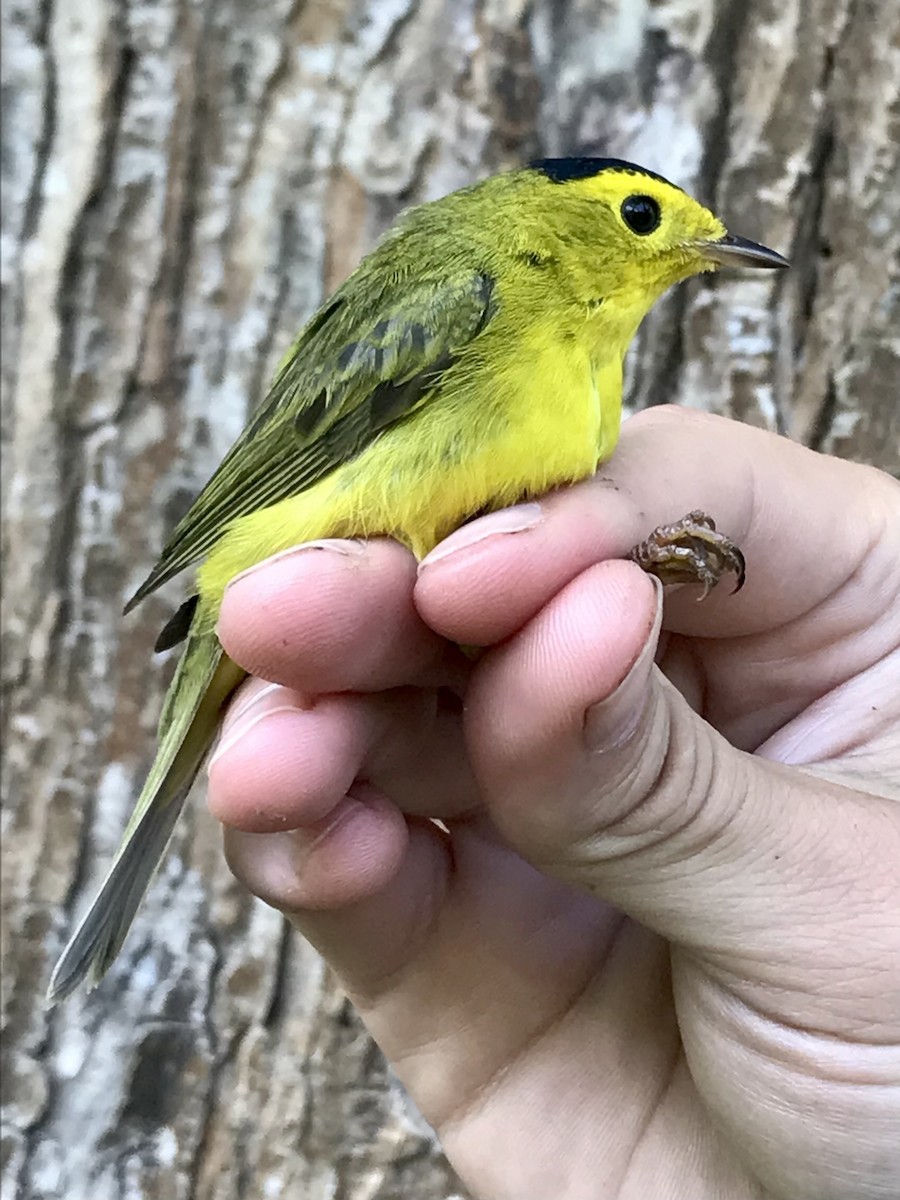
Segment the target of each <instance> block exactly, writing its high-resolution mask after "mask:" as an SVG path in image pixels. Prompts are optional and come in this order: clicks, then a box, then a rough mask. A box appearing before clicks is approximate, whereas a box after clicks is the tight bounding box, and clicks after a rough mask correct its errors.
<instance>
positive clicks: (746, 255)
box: [699, 233, 791, 270]
mask: <svg viewBox="0 0 900 1200" xmlns="http://www.w3.org/2000/svg"><path fill="white" fill-rule="evenodd" d="M699 246H700V250H701V252H702V254H703V256H704V258H708V259H710V260H711V261H712V262H714V263H719V264H720V265H721V266H723V267H765V268H768V269H769V270H771V269H773V268H782V267H789V266H790V265H791V264H790V263H789V262H788V260H787V259H786V258H782V256H781V255H780V254H778V253H777V251H775V250H770V249H769V247H768V246H760V244H759V243H758V242H750V241H748V240H747V238H742V237H734V236H732V234H730V233H726V235H725V237H723V238H719V240H718V241H717V242H700V243H699Z"/></svg>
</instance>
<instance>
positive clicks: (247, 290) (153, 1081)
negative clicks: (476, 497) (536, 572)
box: [0, 0, 900, 1200]
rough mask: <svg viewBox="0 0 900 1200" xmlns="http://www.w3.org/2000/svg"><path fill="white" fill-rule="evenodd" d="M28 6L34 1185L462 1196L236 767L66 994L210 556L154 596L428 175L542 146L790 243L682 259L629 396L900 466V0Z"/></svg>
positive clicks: (13, 180)
mask: <svg viewBox="0 0 900 1200" xmlns="http://www.w3.org/2000/svg"><path fill="white" fill-rule="evenodd" d="M3 23H4V29H3V53H4V67H3V70H4V81H3V101H4V112H3V144H2V171H3V176H2V181H3V214H2V219H3V234H2V272H3V274H2V288H3V294H2V300H3V309H2V336H3V354H2V368H0V372H2V388H3V390H2V404H3V428H4V433H3V454H4V459H5V462H4V471H3V480H2V486H3V493H2V495H3V549H4V555H5V564H4V580H3V582H4V592H5V600H4V614H3V615H4V643H3V650H4V654H3V672H4V676H3V679H4V700H5V704H4V715H3V721H4V736H5V769H4V808H3V833H4V863H3V892H2V939H3V942H2V948H3V956H4V970H3V977H2V1023H3V1051H2V1054H3V1060H2V1078H3V1094H4V1109H3V1128H2V1172H3V1175H2V1186H3V1195H4V1197H7V1198H9V1200H12V1198H13V1197H17V1198H19V1197H21V1198H23V1200H32V1198H37V1197H41V1198H42V1200H120V1198H125V1197H129V1198H132V1197H134V1198H141V1200H143V1198H145V1197H146V1198H147V1200H157V1198H159V1200H163V1198H165V1200H181V1198H187V1197H190V1198H192V1200H193V1198H195V1197H196V1198H200V1200H226V1198H227V1200H240V1198H243V1197H247V1198H251V1197H253V1198H255V1197H292V1198H295V1200H301V1198H302V1200H395V1198H407V1197H408V1198H410V1200H449V1198H450V1197H461V1196H462V1195H463V1193H462V1190H461V1188H460V1187H459V1185H458V1184H457V1183H456V1182H455V1181H454V1178H453V1175H452V1172H451V1171H450V1170H449V1168H448V1167H447V1166H446V1164H445V1162H444V1160H443V1159H442V1157H441V1155H440V1153H439V1152H438V1150H437V1149H436V1148H435V1146H434V1143H433V1139H432V1137H431V1135H430V1133H429V1131H428V1129H427V1127H425V1125H424V1124H423V1122H422V1121H421V1119H420V1118H418V1117H417V1116H416V1114H415V1113H414V1112H413V1111H412V1109H411V1108H410V1106H409V1104H408V1103H407V1101H406V1100H405V1098H404V1096H403V1093H402V1090H401V1089H400V1087H399V1085H398V1084H397V1083H396V1082H395V1081H394V1080H393V1079H392V1078H391V1076H390V1074H389V1072H388V1071H387V1070H386V1068H385V1066H384V1063H383V1061H382V1059H381V1057H380V1055H379V1053H378V1051H377V1049H376V1048H375V1047H374V1046H373V1045H372V1043H371V1042H370V1041H369V1039H368V1038H367V1036H366V1035H365V1033H364V1032H363V1031H362V1029H361V1026H360V1025H359V1023H358V1021H357V1019H356V1017H355V1016H354V1014H353V1013H352V1011H351V1010H350V1009H349V1007H348V1005H347V1004H346V1003H345V1001H344V1000H343V999H342V997H341V996H340V994H339V993H338V991H337V990H336V988H335V987H334V986H333V984H332V982H331V981H330V979H329V978H328V975H327V972H326V971H325V970H324V969H323V968H322V966H321V964H320V963H319V961H318V960H317V958H316V956H315V955H314V953H313V952H312V950H310V949H309V948H308V947H307V946H305V945H304V944H303V943H302V942H301V941H300V940H299V939H298V938H297V937H294V936H289V935H288V934H287V933H286V932H285V928H284V926H283V924H282V921H281V918H280V917H278V916H277V915H276V914H275V913H273V912H270V911H268V910H267V909H265V908H264V907H263V906H262V905H260V904H257V903H253V902H251V901H250V900H249V899H248V898H247V897H246V896H245V895H244V894H243V892H242V890H241V889H240V888H239V887H238V886H237V885H236V884H235V883H233V882H232V880H231V878H230V876H229V874H228V872H227V870H226V868H225V864H224V861H223V859H222V855H221V850H220V838H219V833H218V830H217V828H216V826H215V823H214V822H213V820H212V818H211V817H210V816H209V815H208V814H207V813H206V811H205V809H204V807H203V805H202V797H199V796H198V797H197V798H195V801H194V803H193V804H191V805H189V807H188V811H187V814H186V818H185V819H183V821H182V823H181V825H180V827H179V832H178V834H177V836H176V841H175V843H174V846H173V852H172V853H170V855H169V857H168V859H167V861H166V864H165V867H164V869H163V871H162V873H161V875H160V877H159V878H158V880H157V882H156V884H155V886H154V887H153V889H152V891H151V894H150V897H149V900H148V903H147V904H146V905H145V907H144V909H143V912H142V914H141V916H140V917H139V919H138V921H137V923H136V925H135V927H134V929H133V931H132V934H131V937H130V938H129V940H128V942H127V945H126V947H125V951H124V953H123V954H122V956H121V958H120V959H119V961H118V962H117V964H116V966H115V968H114V969H113V971H112V972H111V973H110V975H109V977H108V978H107V980H106V981H105V983H104V984H103V986H102V987H101V988H100V989H99V990H98V991H96V992H95V993H93V994H92V995H91V996H90V997H85V996H79V997H76V998H75V999H74V1000H73V1001H72V1002H70V1003H69V1004H67V1005H66V1006H64V1007H63V1008H60V1009H57V1010H55V1011H53V1012H47V1011H45V1009H44V1007H43V1002H42V996H43V992H44V988H45V987H46V983H47V979H48V975H49V971H50V968H51V966H52V963H53V960H54V958H55V956H56V954H57V953H58V951H59V950H60V948H61V945H62V943H63V941H64V940H65V938H66V936H67V934H68V932H69V931H70V929H71V924H72V921H73V918H74V917H75V916H76V915H77V914H78V913H80V912H81V911H83V909H84V907H85V905H86V903H87V900H88V894H89V893H90V892H92V891H93V890H94V888H95V887H96V886H97V884H98V883H99V880H100V877H101V875H102V873H103V871H104V870H105V867H106V865H107V864H108V861H109V859H110V857H111V855H112V853H113V852H114V850H115V847H116V845H117V843H118V840H119V835H120V832H121V830H122V827H123V826H124V823H125V820H126V817H127V814H128V811H129V810H130V806H131V802H132V799H133V797H134V795H135V794H136V791H137V787H138V785H139V783H140V781H141V778H142V776H143V774H144V772H145V771H146V769H147V767H148V765H149V763H150V759H151V756H152V747H153V743H154V731H155V721H156V716H157V713H158V709H159V703H160V699H161V696H162V693H163V689H164V684H165V682H166V681H167V679H168V677H169V674H170V671H171V663H165V662H163V661H162V660H159V661H154V660H153V659H152V655H151V647H152V643H153V640H154V638H155V635H156V633H157V632H158V630H159V628H160V627H161V625H162V623H163V621H164V620H165V618H166V617H167V616H168V615H169V613H170V612H171V610H172V608H173V607H174V605H175V604H177V603H178V602H179V601H180V599H181V598H182V591H183V588H182V586H181V584H180V583H179V582H178V581H176V582H175V583H174V584H172V585H170V586H169V587H168V588H167V589H165V590H164V591H163V592H162V593H160V594H158V595H156V596H153V597H152V598H151V599H150V600H149V601H148V602H147V603H146V604H144V605H143V606H142V607H141V608H140V609H139V611H138V612H137V613H135V614H134V615H133V616H132V617H129V618H128V619H127V620H123V619H122V618H121V616H120V610H121V606H122V603H123V600H124V599H125V597H126V596H127V595H128V594H130V592H131V591H132V590H133V589H134V587H135V586H136V585H137V584H138V583H139V582H140V580H141V579H142V578H143V577H144V575H145V574H146V572H147V570H148V569H149V567H150V565H151V563H152V561H153V560H154V559H155V557H156V554H157V552H158V550H159V549H160V548H161V546H162V543H163V540H164V537H165V535H166V532H167V531H168V530H169V529H170V528H171V526H172V525H173V524H174V522H175V520H176V519H177V518H178V517H179V516H180V515H181V514H182V512H183V511H184V510H185V509H186V507H187V505H188V503H189V501H190V499H191V498H192V497H193V495H194V494H195V493H196V491H197V490H198V489H199V487H200V485H201V484H202V483H203V482H204V481H205V479H206V478H207V476H208V475H209V474H210V472H211V471H212V469H213V467H214V466H215V465H216V464H217V463H218V461H219V459H220V458H221V457H222V455H223V454H224V452H225V450H226V449H227V448H228V446H229V445H230V443H231V442H232V440H233V439H234V437H235V436H236V435H237V434H238V432H239V431H240V429H241V427H242V425H243V423H244V420H245V418H246V415H247V412H248V409H249V407H251V406H252V405H253V404H254V403H255V402H256V401H257V400H258V399H259V398H260V396H261V394H262V392H263V389H264V387H265V384H266V380H267V378H268V376H269V375H270V373H271V371H272V369H273V367H274V365H275V364H276V362H277V360H278V359H279V357H280V355H281V354H282V353H283V351H284V350H285V349H286V347H287V345H288V342H289V340H290V339H291V337H292V335H293V334H294V333H295V332H296V330H297V329H298V327H299V326H300V325H301V324H302V323H303V321H304V320H305V319H306V318H307V316H308V315H309V314H310V313H311V311H312V310H313V309H314V308H315V307H316V306H317V305H318V303H319V302H320V301H321V300H322V298H323V297H324V296H325V295H327V293H328V292H330V291H331V290H332V289H333V288H334V287H335V285H336V284H337V283H339V282H340V280H341V279H343V278H344V276H345V275H346V274H348V273H349V271H350V270H351V269H352V268H353V266H354V265H355V264H356V262H357V261H358V259H359V257H360V256H361V255H362V254H363V253H364V252H365V251H366V250H367V249H368V248H369V247H370V246H371V245H372V243H373V241H374V240H375V239H376V238H377V236H378V235H379V234H380V233H381V232H382V231H383V230H384V229H385V228H386V226H388V225H389V224H390V223H391V221H392V220H393V218H394V217H395V216H396V214H397V213H398V212H399V211H400V210H401V209H402V208H404V207H405V206H407V205H409V204H412V203H416V202H418V201H421V200H425V199H428V198H432V197H436V196H438V195H441V194H442V193H444V192H446V191H449V190H451V189H453V188H456V187H458V186H460V185H462V184H465V183H468V182H471V181H472V180H474V179H476V178H479V177H481V176H483V175H485V174H489V173H491V172H494V171H496V170H499V169H502V168H504V167H509V166H512V165H515V164H518V163H520V162H523V161H526V160H528V159H529V158H532V157H535V156H538V155H556V154H590V153H601V154H609V155H616V156H620V157H624V158H628V159H633V160H636V161H638V162H640V163H641V164H643V165H645V166H648V167H650V168H652V169H655V170H657V171H659V172H661V173H662V174H664V175H666V176H668V177H669V178H670V179H672V180H673V181H674V182H677V183H679V184H681V185H683V186H684V187H685V188H686V189H688V190H690V191H692V192H694V193H695V194H696V195H698V196H699V198H701V199H703V200H705V201H706V202H708V203H712V204H714V206H715V207H716V209H717V211H718V212H719V214H720V215H721V216H722V217H723V218H724V219H725V221H726V222H727V223H728V224H729V226H730V227H731V228H732V229H734V230H736V231H738V232H739V233H741V234H743V235H745V236H747V237H750V238H754V239H756V240H759V241H762V242H764V243H766V244H767V245H771V246H773V247H775V248H777V249H778V250H781V251H783V252H784V253H786V254H788V255H789V256H790V257H791V259H792V260H793V262H794V264H795V265H794V269H793V270H792V271H791V272H789V273H787V274H785V275H781V274H764V275H756V276H748V277H744V278H741V277H728V278H722V279H719V278H710V277H707V278H705V279H699V280H695V281H692V282H691V283H689V284H687V285H685V286H682V287H680V288H678V289H677V290H676V291H675V292H674V293H672V294H671V295H669V296H668V297H667V298H666V299H665V300H664V301H663V303H661V304H660V305H658V306H657V308H656V309H655V311H654V312H653V314H652V315H651V316H650V318H648V320H647V321H646V322H645V324H644V327H643V329H642V331H641V334H640V337H639V339H638V342H637V344H636V346H635V347H634V349H633V351H632V354H631V356H630V359H629V368H628V380H629V383H628V392H627V399H628V405H629V407H630V409H632V410H633V409H636V408H641V407H644V406H646V405H649V404H659V403H665V402H673V401H674V402H678V403H682V404H688V405H692V406H695V407H698V408H704V409H710V410H714V411H717V412H723V413H728V414H730V415H732V416H735V417H737V418H739V419H741V420H743V421H749V422H752V423H754V424H758V425H764V426H767V427H769V428H771V429H775V430H778V431H780V432H782V433H785V434H787V435H789V436H791V437H794V438H797V439H800V440H802V441H804V442H807V443H808V444H810V445H812V446H815V447H818V448H821V449H824V450H828V451H830V452H833V453H836V454H840V455H844V456H848V457H851V458H856V459H860V460H864V461H869V462H872V463H876V464H878V465H880V466H882V467H884V468H885V469H888V470H891V471H894V472H898V471H900V258H898V251H900V5H898V4H897V3H895V2H891V3H879V2H878V0H556V2H550V0H531V2H528V0H305V2H304V0H40V2H36V0H6V3H5V5H4V9H3ZM540 1200H544V1198H540Z"/></svg>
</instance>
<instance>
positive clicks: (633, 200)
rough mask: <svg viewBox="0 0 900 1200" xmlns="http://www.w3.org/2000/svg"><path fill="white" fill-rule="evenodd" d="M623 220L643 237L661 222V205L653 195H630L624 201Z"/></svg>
mask: <svg viewBox="0 0 900 1200" xmlns="http://www.w3.org/2000/svg"><path fill="white" fill-rule="evenodd" d="M622 220H623V221H624V222H625V224H626V225H627V226H628V228H629V229H631V230H633V231H634V232H635V233H639V234H640V235H641V236H642V237H643V236H644V235H645V234H648V233H652V232H653V230H654V229H655V228H656V227H657V225H658V224H659V222H660V211H659V205H658V204H657V203H656V201H655V200H654V199H653V197H652V196H629V197H628V198H627V199H626V200H623V201H622Z"/></svg>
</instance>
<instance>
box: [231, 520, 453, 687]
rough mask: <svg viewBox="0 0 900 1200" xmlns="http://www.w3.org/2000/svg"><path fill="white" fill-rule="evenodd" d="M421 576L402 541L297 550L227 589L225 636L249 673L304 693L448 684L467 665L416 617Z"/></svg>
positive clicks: (326, 543) (260, 566)
mask: <svg viewBox="0 0 900 1200" xmlns="http://www.w3.org/2000/svg"><path fill="white" fill-rule="evenodd" d="M414 580H415V562H414V560H413V558H412V555H411V554H410V553H409V552H408V551H407V550H405V549H404V548H403V547H402V546H400V545H398V544H397V543H396V542H390V541H387V540H378V541H372V542H354V541H340V540H336V539H335V540H326V541H322V542H313V543H308V544H305V545H302V546H296V547H294V548H293V549H291V550H289V551H287V552H286V553H284V554H280V555H276V556H275V557H274V558H271V559H268V560H266V561H265V562H263V563H260V564H258V565H257V566H255V567H253V568H251V570H249V571H245V572H244V573H243V574H242V575H239V576H238V577H237V578H236V579H235V580H233V581H232V582H231V583H230V584H229V586H228V588H227V589H226V591H225V596H224V598H223V601H222V607H221V611H220V614H219V623H218V634H219V638H220V640H221V642H222V645H223V646H224V647H225V649H226V651H227V652H228V654H229V655H230V656H231V657H232V658H233V659H234V660H235V662H237V663H239V665H240V666H242V667H243V668H244V670H245V671H247V672H248V673H249V674H251V675H257V676H260V677H261V678H263V679H267V680H271V681H272V682H275V683H280V684H283V685H285V686H286V687H290V688H293V689H295V690H297V691H299V692H312V693H321V692H338V691H374V690H380V689H383V688H389V687H395V686H398V685H400V684H404V683H414V682H421V681H423V680H425V679H426V678H428V679H430V678H436V677H441V678H447V677H449V676H451V675H452V672H453V670H454V669H455V670H457V671H458V670H459V663H458V662H456V666H455V668H454V667H453V666H452V664H453V663H454V661H456V660H454V659H453V657H452V654H451V648H449V647H448V646H447V645H446V643H445V642H442V641H441V639H440V638H439V637H437V636H436V635H435V634H434V633H433V632H432V631H431V630H430V629H428V628H427V626H426V625H425V624H424V623H423V622H422V620H421V618H420V617H419V616H418V614H417V613H416V610H415V607H414V605H413V602H412V591H413V585H414Z"/></svg>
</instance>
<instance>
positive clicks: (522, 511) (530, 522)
mask: <svg viewBox="0 0 900 1200" xmlns="http://www.w3.org/2000/svg"><path fill="white" fill-rule="evenodd" d="M543 518H544V510H543V509H542V508H541V506H540V505H539V504H534V503H528V504H516V505H514V506H513V507H512V508H501V509H499V510H498V511H497V512H494V513H488V515H487V516H486V517H478V519H477V520H475V521H471V522H470V523H469V524H468V525H463V526H461V527H460V528H459V529H457V530H456V532H455V533H451V534H450V536H449V537H448V538H444V540H443V541H442V542H441V543H440V544H439V545H437V546H435V548H434V549H433V550H432V551H431V553H430V554H426V555H425V557H424V558H423V559H422V561H421V562H420V563H419V570H421V569H422V568H423V567H426V566H432V565H433V564H434V563H436V562H439V561H440V560H441V559H442V558H447V557H448V556H449V555H451V554H457V553H458V552H459V551H460V550H467V549H468V548H469V547H470V546H474V545H475V544H476V543H477V542H483V541H484V540H485V538H489V537H494V536H495V535H496V534H502V533H524V532H525V530H526V529H534V527H535V525H539V524H540V523H541V521H542V520H543Z"/></svg>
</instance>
